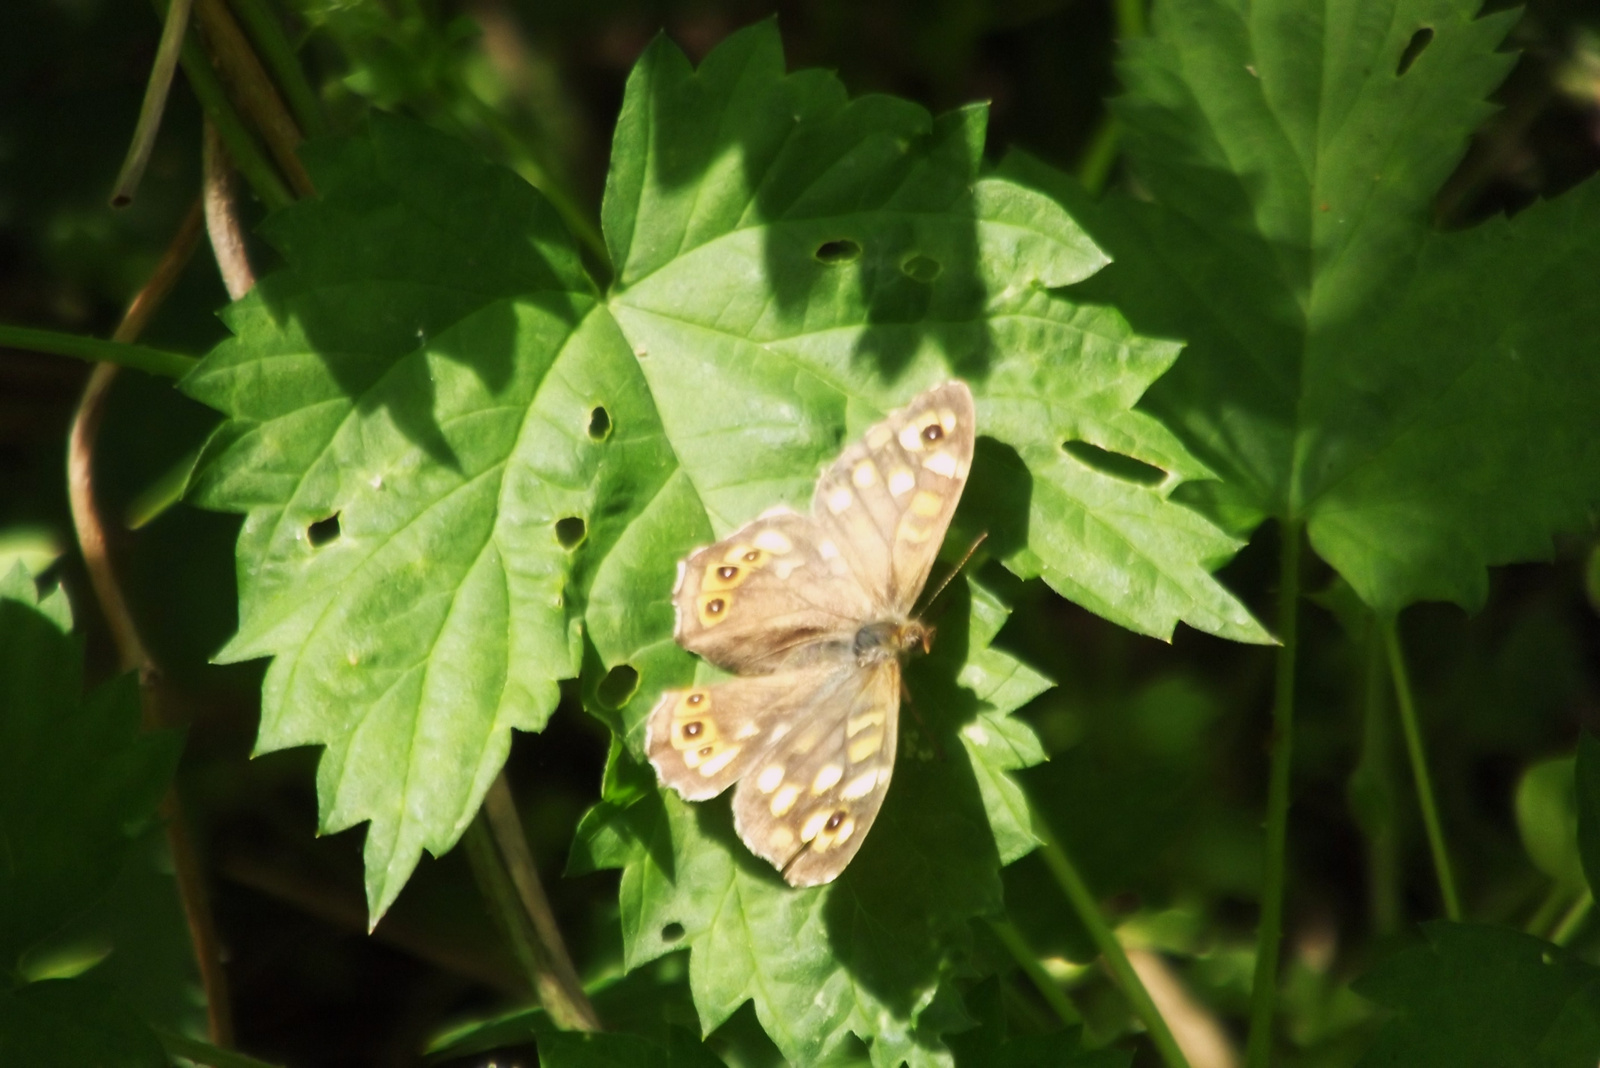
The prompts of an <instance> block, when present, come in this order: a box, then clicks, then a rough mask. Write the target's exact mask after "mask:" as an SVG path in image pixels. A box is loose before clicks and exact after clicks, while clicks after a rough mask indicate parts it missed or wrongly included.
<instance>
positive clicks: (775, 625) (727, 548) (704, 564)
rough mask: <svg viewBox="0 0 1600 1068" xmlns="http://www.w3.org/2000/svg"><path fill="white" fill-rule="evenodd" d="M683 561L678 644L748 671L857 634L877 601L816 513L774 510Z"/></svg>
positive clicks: (675, 600)
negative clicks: (822, 527)
mask: <svg viewBox="0 0 1600 1068" xmlns="http://www.w3.org/2000/svg"><path fill="white" fill-rule="evenodd" d="M679 566H680V573H679V578H678V588H677V590H676V591H675V593H674V595H673V604H674V605H675V606H676V608H677V613H678V622H677V639H678V644H679V645H681V646H683V647H684V648H685V649H688V650H689V651H690V652H692V653H699V654H700V655H701V656H703V657H705V658H706V659H707V660H709V661H711V662H712V663H713V664H716V665H717V666H718V667H720V668H725V669H727V670H728V671H733V672H737V673H739V674H741V675H750V674H766V673H768V672H771V671H774V670H776V669H777V668H778V667H779V666H780V665H781V664H783V663H784V662H785V661H786V660H788V659H789V658H790V656H791V655H792V654H793V653H794V652H795V651H796V650H797V649H799V648H801V647H803V646H806V645H810V644H813V643H816V642H822V641H828V640H830V639H831V640H834V641H842V642H845V643H848V642H849V641H850V640H851V639H853V638H854V637H855V632H856V628H857V627H859V626H860V623H859V620H860V619H861V618H862V616H863V614H865V613H868V612H870V611H871V610H872V602H871V600H870V599H869V597H868V596H867V593H866V591H865V590H864V589H862V587H861V584H860V582H859V581H858V580H857V579H856V577H855V575H854V574H853V573H852V572H851V571H850V569H849V567H848V566H846V564H845V563H844V561H843V560H842V559H840V555H839V551H838V548H837V546H836V545H835V544H834V543H833V542H832V541H831V540H830V539H828V538H827V537H825V536H823V534H822V532H821V531H820V530H819V529H818V527H817V524H816V523H815V522H813V521H812V520H811V519H810V518H809V517H807V516H802V515H799V514H797V513H795V512H791V511H787V510H784V511H774V512H770V513H768V514H767V515H764V516H762V517H761V518H759V519H756V520H754V521H752V522H750V523H746V524H745V525H744V526H742V527H740V528H739V529H738V530H736V531H734V532H733V533H732V534H730V535H729V536H728V537H726V538H724V539H722V540H721V541H719V542H717V543H716V544H715V545H711V546H707V547H706V548H704V549H697V550H695V551H694V552H693V553H690V554H689V556H688V558H687V559H685V560H684V561H683V563H682V564H681V565H679Z"/></svg>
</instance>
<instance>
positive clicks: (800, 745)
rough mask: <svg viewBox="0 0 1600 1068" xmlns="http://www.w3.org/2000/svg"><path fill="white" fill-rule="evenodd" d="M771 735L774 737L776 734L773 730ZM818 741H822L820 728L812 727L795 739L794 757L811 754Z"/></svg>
mask: <svg viewBox="0 0 1600 1068" xmlns="http://www.w3.org/2000/svg"><path fill="white" fill-rule="evenodd" d="M772 733H773V734H774V735H776V734H777V733H778V732H777V731H776V730H774V731H773V732H772ZM820 741H822V728H821V727H819V726H816V725H812V726H811V727H809V728H808V729H807V730H806V731H805V733H804V734H802V735H800V737H798V738H796V739H795V741H794V752H795V755H796V756H805V755H806V754H807V753H809V752H811V750H813V749H815V748H816V747H817V743H818V742H820Z"/></svg>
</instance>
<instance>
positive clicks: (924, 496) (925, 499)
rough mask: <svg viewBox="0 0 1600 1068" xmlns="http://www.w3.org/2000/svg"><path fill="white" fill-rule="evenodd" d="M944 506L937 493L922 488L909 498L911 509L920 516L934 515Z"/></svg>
mask: <svg viewBox="0 0 1600 1068" xmlns="http://www.w3.org/2000/svg"><path fill="white" fill-rule="evenodd" d="M943 508H944V501H942V500H940V499H939V495H938V494H937V493H929V492H928V491H927V490H922V491H921V492H920V493H918V494H917V495H916V496H915V497H913V498H911V510H912V511H913V512H915V513H916V514H917V515H920V516H936V515H938V514H939V512H940V511H941V510H942V509H943Z"/></svg>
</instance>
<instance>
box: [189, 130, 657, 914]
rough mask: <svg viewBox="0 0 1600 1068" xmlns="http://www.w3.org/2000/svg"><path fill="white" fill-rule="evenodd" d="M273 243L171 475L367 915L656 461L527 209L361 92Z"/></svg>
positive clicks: (204, 371) (497, 736) (557, 668)
mask: <svg viewBox="0 0 1600 1068" xmlns="http://www.w3.org/2000/svg"><path fill="white" fill-rule="evenodd" d="M306 155H307V165H308V168H309V169H310V171H311V173H312V175H313V176H314V178H315V180H316V184H317V188H318V189H319V191H320V194H321V195H320V197H319V198H318V199H316V200H313V201H308V202H305V203H301V204H298V205H296V206H294V207H292V208H289V209H287V210H285V211H283V212H280V213H278V214H276V215H274V216H273V217H272V218H271V219H269V220H268V223H267V226H266V231H267V234H268V236H269V237H270V238H271V240H272V241H273V242H274V243H275V245H276V246H277V247H278V249H279V250H280V251H281V252H282V254H283V256H284V259H285V260H286V261H287V267H286V268H285V269H283V270H280V271H278V272H277V273H275V274H272V275H269V276H268V277H266V278H264V279H263V280H262V282H261V284H260V285H259V286H258V287H257V289H256V290H255V292H253V293H252V294H251V295H250V296H248V297H246V298H245V299H244V300H242V301H240V302H239V303H238V304H236V305H234V306H233V307H232V308H231V309H230V310H229V312H228V314H227V321H228V325H229V326H230V327H231V328H232V330H233V332H234V335H235V336H234V337H233V338H232V339H231V340H229V341H225V342H224V343H222V344H221V345H219V346H218V347H217V349H216V350H214V351H213V352H212V353H211V354H210V355H209V356H208V357H207V358H206V359H205V361H204V362H203V363H202V365H201V366H200V367H199V368H198V369H197V370H196V371H195V372H194V373H193V374H191V375H190V376H189V377H188V378H187V379H185V381H184V383H183V385H184V388H185V390H186V391H187V392H189V393H190V394H191V395H192V396H194V397H196V398H198V399H200V400H202V401H204V402H205V403H207V404H210V405H212V406H213V407H215V408H217V409H219V410H221V411H223V412H224V413H226V414H227V416H228V420H227V422H226V423H225V424H224V425H223V426H222V428H221V429H220V430H219V431H218V433H217V435H216V436H215V437H214V438H213V439H212V441H211V442H210V443H209V444H208V446H207V449H206V452H205V455H204V456H202V458H201V461H200V464H199V466H198V468H197V471H196V474H195V476H194V479H193V482H192V486H191V493H192V495H193V497H194V498H195V499H196V500H198V501H199V502H200V503H202V504H204V505H206V506H208V507H212V508H218V509H227V510H232V511H241V512H244V513H246V520H245V524H244V529H243V531H242V533H241V534H240V538H239V546H238V559H239V594H240V607H239V618H240V623H239V632H238V634H237V635H236V636H235V637H234V639H233V640H232V641H231V642H230V643H229V644H228V646H227V648H226V649H224V650H223V652H222V653H221V654H220V656H219V659H222V660H242V659H247V658H251V657H259V656H269V655H270V656H273V657H274V660H273V663H272V666H271V668H270V669H269V670H268V673H267V680H266V685H265V691H264V694H263V708H262V724H261V733H260V737H259V740H258V742H257V751H258V752H270V751H272V750H276V749H283V748H287V747H290V746H298V745H309V744H316V745H322V746H325V747H326V749H325V752H324V754H323V757H322V762H321V764H320V766H319V769H318V797H319V801H320V807H321V827H322V830H323V831H324V832H333V831H338V830H341V829H343V828H346V827H350V826H353V825H355V824H357V823H361V822H363V821H370V826H369V828H368V832H367V838H366V846H365V849H366V870H367V900H368V906H369V909H370V912H371V915H372V918H373V920H374V922H376V919H377V917H379V916H381V915H382V914H383V912H384V911H385V909H387V908H388V906H389V905H390V903H391V902H393V900H394V898H395V896H396V895H397V894H398V893H399V892H400V889H401V887H402V886H404V884H405V881H406V879H407V878H408V877H409V875H410V873H411V871H412V869H413V867H414V866H415V865H416V862H417V860H418V858H419V856H420V854H421V851H422V850H423V849H427V850H429V851H430V852H433V853H435V854H438V853H442V852H444V851H445V850H446V849H448V848H449V847H450V846H451V845H452V844H453V843H454V842H455V840H456V839H457V837H458V836H459V835H460V833H461V831H462V830H463V829H464V828H465V826H466V824H467V822H468V821H469V820H470V819H471V818H472V816H473V814H474V813H475V812H476V811H477V808H478V805H479V803H480V801H481V800H482V797H483V793H484V791H485V790H486V789H487V787H488V785H489V783H490V782H491V781H492V779H493V778H494V776H495V775H496V773H498V772H499V770H500V767H501V765H502V764H503V763H504V761H505V756H506V752H507V749H508V747H509V745H510V729H511V728H517V729H521V730H538V729H540V728H541V727H543V725H544V723H545V721H546V720H547V718H548V717H549V715H550V712H551V710H552V709H553V708H554V706H555V703H556V699H557V687H556V682H557V680H559V679H562V678H567V677H571V676H574V675H576V674H577V671H578V659H579V649H580V643H579V639H578V630H577V627H578V620H579V619H580V618H581V613H582V610H583V606H584V596H585V592H586V589H587V584H588V581H589V578H590V575H589V573H588V571H587V569H588V568H589V567H591V566H592V563H593V562H594V561H598V560H600V559H602V558H603V557H604V556H605V555H606V552H607V551H608V550H609V549H610V548H611V547H612V546H613V545H614V543H615V542H616V540H617V539H618V537H619V536H621V535H622V534H623V532H624V531H625V530H626V529H627V527H628V524H629V521H630V519H631V518H632V513H633V510H634V509H635V508H636V507H637V503H638V502H639V501H647V500H649V499H650V498H651V497H652V496H653V495H654V494H655V493H656V492H658V491H659V490H660V489H661V488H662V487H663V486H665V485H666V484H667V483H668V481H669V478H670V476H671V474H672V470H673V460H672V456H671V454H670V452H667V451H666V450H663V449H661V448H660V428H659V426H658V424H657V423H656V419H655V414H654V411H653V409H652V407H651V404H650V400H649V397H648V395H647V393H646V392H645V389H644V382H643V380H642V379H641V378H640V377H639V373H638V370H637V368H636V366H635V362H634V357H633V356H632V354H631V353H630V352H629V350H628V348H627V346H626V345H625V343H624V342H623V339H622V337H621V335H620V334H619V333H618V332H617V330H616V326H615V324H614V323H613V322H612V320H611V318H610V316H609V314H608V313H607V312H606V310H605V308H604V307H603V306H602V305H600V304H599V303H598V302H597V300H596V296H595V294H594V291H593V287H592V285H591V284H590V282H589V280H588V278H587V276H586V275H585V274H584V273H583V271H582V270H581V268H580V267H579V264H578V259H577V254H576V252H575V251H574V249H573V248H572V245H571V241H570V240H569V239H568V238H567V236H566V235H565V233H564V232H563V231H562V230H561V228H560V224H559V223H558V222H557V221H556V219H555V216H554V214H553V212H552V211H551V209H550V208H549V207H548V206H547V205H546V204H545V202H544V201H543V200H542V199H541V198H540V197H539V195H538V194H537V193H536V192H534V191H533V190H532V189H531V188H529V187H528V186H527V185H526V184H524V183H523V182H522V181H521V180H520V179H518V178H517V177H516V176H515V175H513V174H511V173H510V172H508V171H505V170H503V169H500V168H498V167H494V166H491V165H489V164H487V163H484V162H482V161H480V160H478V159H476V158H474V157H473V156H472V155H471V154H470V153H468V152H466V151H464V150H463V149H462V147H461V146H460V145H459V144H458V143H456V142H454V141H451V140H450V139H448V138H445V137H443V136H442V135H439V134H436V133H433V132H431V131H428V130H426V129H424V128H422V127H419V126H416V125H414V124H411V123H407V122H402V121H401V120H398V119H392V118H387V117H384V116H381V115H379V116H375V117H374V118H373V120H372V122H371V123H370V125H369V127H368V128H367V130H366V132H365V133H364V134H362V135H361V136H358V137H354V138H349V139H344V140H338V141H332V142H325V143H321V144H319V145H315V146H312V147H310V148H308V150H307V153H306Z"/></svg>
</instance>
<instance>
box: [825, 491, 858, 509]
mask: <svg viewBox="0 0 1600 1068" xmlns="http://www.w3.org/2000/svg"><path fill="white" fill-rule="evenodd" d="M855 499H856V495H855V494H854V493H851V492H850V487H849V486H840V487H839V488H838V489H836V490H834V491H833V492H832V493H830V494H828V511H830V512H832V513H833V514H834V515H838V514H839V513H840V512H842V511H844V510H845V509H846V508H848V507H850V505H851V504H852V503H853V502H854V501H855Z"/></svg>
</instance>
